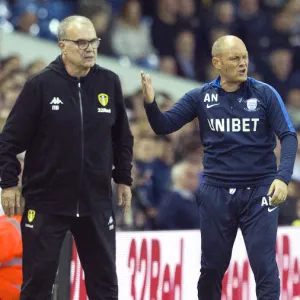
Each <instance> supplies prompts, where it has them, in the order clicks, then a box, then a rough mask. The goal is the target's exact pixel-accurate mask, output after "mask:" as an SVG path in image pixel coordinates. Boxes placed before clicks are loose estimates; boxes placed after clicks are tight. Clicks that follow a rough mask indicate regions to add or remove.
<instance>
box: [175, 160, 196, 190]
mask: <svg viewBox="0 0 300 300" xmlns="http://www.w3.org/2000/svg"><path fill="white" fill-rule="evenodd" d="M190 166H191V162H190V161H188V160H182V161H180V162H178V163H177V164H176V165H174V166H173V168H172V170H171V178H172V184H173V187H175V188H180V178H181V177H182V175H183V174H184V172H185V170H186V169H187V168H189V167H190Z"/></svg>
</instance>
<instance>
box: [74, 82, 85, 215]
mask: <svg viewBox="0 0 300 300" xmlns="http://www.w3.org/2000/svg"><path fill="white" fill-rule="evenodd" d="M80 89H81V84H80V79H78V96H79V106H80V125H81V166H80V185H79V186H80V187H81V184H82V168H83V157H84V156H83V151H84V144H83V141H84V132H83V110H82V97H81V91H80ZM76 217H79V198H78V199H77V212H76Z"/></svg>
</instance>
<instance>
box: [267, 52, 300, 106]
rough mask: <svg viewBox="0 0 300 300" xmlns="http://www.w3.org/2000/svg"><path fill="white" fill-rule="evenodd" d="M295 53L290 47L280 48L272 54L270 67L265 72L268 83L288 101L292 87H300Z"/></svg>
mask: <svg viewBox="0 0 300 300" xmlns="http://www.w3.org/2000/svg"><path fill="white" fill-rule="evenodd" d="M292 63H293V53H292V51H291V50H290V49H286V48H280V49H276V50H274V51H273V52H272V53H271V55H270V68H269V69H267V71H266V72H265V80H266V82H267V83H268V84H270V85H272V86H276V89H277V90H278V92H279V93H280V95H281V96H282V99H283V101H286V99H287V95H288V92H289V90H290V89H292V88H296V87H299V82H300V74H299V72H297V73H295V72H293V65H292Z"/></svg>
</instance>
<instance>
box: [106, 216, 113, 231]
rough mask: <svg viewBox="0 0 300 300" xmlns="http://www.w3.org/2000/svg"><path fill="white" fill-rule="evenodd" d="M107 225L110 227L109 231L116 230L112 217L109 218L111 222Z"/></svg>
mask: <svg viewBox="0 0 300 300" xmlns="http://www.w3.org/2000/svg"><path fill="white" fill-rule="evenodd" d="M107 225H108V229H109V230H113V229H114V227H115V226H114V219H113V217H112V216H110V217H109V220H108V223H107Z"/></svg>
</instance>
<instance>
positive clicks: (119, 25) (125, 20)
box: [111, 0, 153, 61]
mask: <svg viewBox="0 0 300 300" xmlns="http://www.w3.org/2000/svg"><path fill="white" fill-rule="evenodd" d="M141 17H142V12H141V5H140V3H139V1H138V0H127V1H126V2H125V3H124V5H123V7H122V10H121V14H120V17H119V19H118V20H117V22H116V24H115V27H114V28H113V30H112V37H111V40H112V49H113V51H114V53H115V54H116V55H117V56H127V57H128V58H129V59H131V60H133V61H136V60H138V59H143V58H146V57H147V56H149V55H150V54H152V53H153V47H152V42H151V36H150V30H149V28H148V26H147V25H146V24H144V23H143V22H142V21H141Z"/></svg>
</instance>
